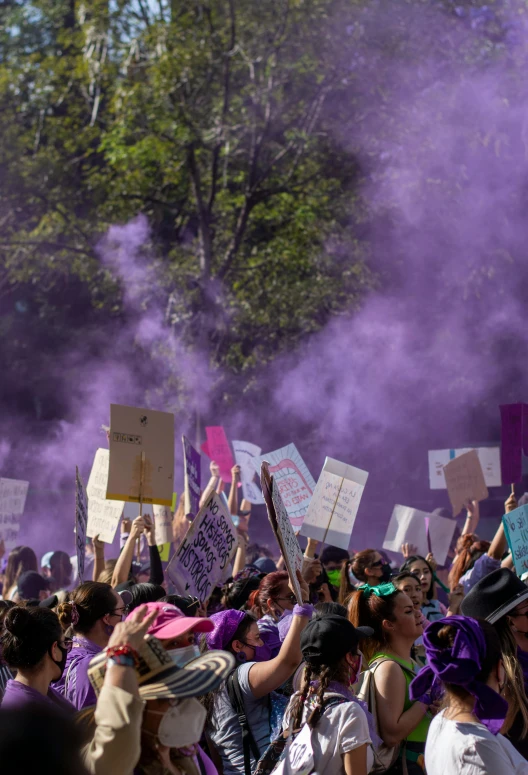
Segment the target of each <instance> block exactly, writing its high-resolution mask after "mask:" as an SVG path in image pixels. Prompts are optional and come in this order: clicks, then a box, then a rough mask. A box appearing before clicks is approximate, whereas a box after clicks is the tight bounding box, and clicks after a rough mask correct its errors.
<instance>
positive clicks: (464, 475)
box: [444, 449, 488, 517]
mask: <svg viewBox="0 0 528 775" xmlns="http://www.w3.org/2000/svg"><path fill="white" fill-rule="evenodd" d="M444 476H445V480H446V484H447V493H448V495H449V500H450V501H451V505H452V507H453V515H454V516H455V517H456V515H457V514H459V513H460V512H461V510H462V509H463V507H464V506H465V505H466V504H467V503H468V501H483V500H485V499H486V498H487V497H488V489H487V487H486V482H485V481H484V474H483V473H482V466H481V465H480V460H479V457H478V455H477V453H476V450H474V449H472V450H470V451H469V452H466V453H465V454H464V455H460V456H459V457H456V458H454V460H451V461H450V462H449V463H448V464H447V465H445V466H444Z"/></svg>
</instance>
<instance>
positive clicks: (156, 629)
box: [127, 603, 214, 640]
mask: <svg viewBox="0 0 528 775" xmlns="http://www.w3.org/2000/svg"><path fill="white" fill-rule="evenodd" d="M145 606H146V608H147V614H150V613H152V611H158V615H157V617H156V619H155V621H154V623H153V624H151V625H150V627H149V628H148V634H149V635H155V636H156V638H161V640H168V639H169V638H171V639H172V638H179V636H180V635H184V634H185V633H186V632H189V630H194V631H195V632H212V630H214V624H213V622H212V621H211V620H210V619H200V618H198V617H193V616H184V615H183V614H182V612H181V611H180V609H179V608H177V606H175V605H171V603H145ZM133 613H134V612H132V613H131V614H129V615H128V616H127V620H128V619H130V617H131V616H132V614H133Z"/></svg>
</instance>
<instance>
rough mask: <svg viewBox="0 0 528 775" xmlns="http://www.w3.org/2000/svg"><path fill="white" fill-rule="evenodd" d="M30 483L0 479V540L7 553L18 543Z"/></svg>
mask: <svg viewBox="0 0 528 775" xmlns="http://www.w3.org/2000/svg"><path fill="white" fill-rule="evenodd" d="M28 487H29V482H24V481H22V480H20V479H0V538H2V539H3V541H4V546H5V549H6V552H10V551H11V550H12V549H14V547H15V546H16V545H17V543H18V533H19V530H20V517H21V516H22V514H23V513H24V506H25V505H26V498H27V493H28Z"/></svg>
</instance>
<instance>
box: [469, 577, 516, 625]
mask: <svg viewBox="0 0 528 775" xmlns="http://www.w3.org/2000/svg"><path fill="white" fill-rule="evenodd" d="M526 600H528V586H526V584H525V583H524V582H523V581H521V580H520V579H519V578H518V577H517V576H516V575H515V573H513V572H512V571H511V570H509V568H498V569H497V570H494V571H492V572H491V573H488V575H487V576H484V578H483V579H480V581H478V582H477V583H476V584H475V586H474V587H473V588H472V589H471V590H470V591H469V592H468V594H467V595H466V596H465V598H464V599H463V601H462V605H461V606H460V610H461V612H462V614H463V615H464V616H471V617H472V618H473V619H486V621H488V622H489V623H490V624H495V622H498V621H499V619H502V617H503V616H506V614H508V613H509V612H510V611H512V610H513V609H514V608H516V607H517V606H518V605H520V604H521V603H524V602H525V601H526Z"/></svg>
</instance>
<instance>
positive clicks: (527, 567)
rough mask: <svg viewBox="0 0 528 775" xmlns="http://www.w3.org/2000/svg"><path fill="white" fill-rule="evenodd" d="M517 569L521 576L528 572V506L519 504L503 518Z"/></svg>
mask: <svg viewBox="0 0 528 775" xmlns="http://www.w3.org/2000/svg"><path fill="white" fill-rule="evenodd" d="M502 522H503V524H504V532H505V533H506V540H507V541H508V546H509V547H510V550H511V553H512V557H513V562H514V565H515V571H516V573H517V575H518V576H519V578H521V576H523V575H524V574H525V573H526V572H528V506H519V508H518V509H515V511H510V513H509V514H505V515H504V516H503V518H502Z"/></svg>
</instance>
